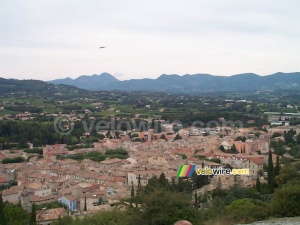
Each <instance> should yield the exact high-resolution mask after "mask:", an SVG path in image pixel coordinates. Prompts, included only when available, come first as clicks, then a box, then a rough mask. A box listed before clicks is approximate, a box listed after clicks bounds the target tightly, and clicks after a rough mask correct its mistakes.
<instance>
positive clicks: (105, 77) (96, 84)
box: [48, 73, 119, 90]
mask: <svg viewBox="0 0 300 225" xmlns="http://www.w3.org/2000/svg"><path fill="white" fill-rule="evenodd" d="M117 81H119V80H118V79H117V78H115V77H114V76H112V75H110V74H109V73H102V74H100V75H96V74H94V75H92V76H88V75H82V76H80V77H78V78H76V79H74V80H73V79H71V78H69V77H67V78H65V79H57V80H52V81H48V83H52V84H66V85H72V86H75V87H79V88H82V89H86V90H101V89H102V87H104V86H106V85H109V84H110V83H113V82H117Z"/></svg>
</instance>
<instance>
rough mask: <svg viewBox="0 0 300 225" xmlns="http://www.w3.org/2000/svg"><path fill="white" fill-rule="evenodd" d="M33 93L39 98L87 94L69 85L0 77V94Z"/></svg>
mask: <svg viewBox="0 0 300 225" xmlns="http://www.w3.org/2000/svg"><path fill="white" fill-rule="evenodd" d="M25 92H26V93H33V94H36V95H39V96H41V97H42V96H46V97H47V96H48V97H50V96H53V95H56V94H58V93H59V94H72V93H77V94H79V93H82V94H83V93H87V92H88V91H86V90H83V89H79V88H77V87H73V86H69V85H61V84H60V85H56V84H49V83H47V82H44V81H40V80H16V79H5V78H1V77H0V94H14V95H16V94H22V93H25Z"/></svg>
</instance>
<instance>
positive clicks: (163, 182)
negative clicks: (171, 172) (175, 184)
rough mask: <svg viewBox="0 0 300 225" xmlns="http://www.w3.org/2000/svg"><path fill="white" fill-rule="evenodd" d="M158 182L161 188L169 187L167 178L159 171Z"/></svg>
mask: <svg viewBox="0 0 300 225" xmlns="http://www.w3.org/2000/svg"><path fill="white" fill-rule="evenodd" d="M158 184H159V186H160V187H161V188H163V189H165V190H167V189H168V188H169V181H168V180H167V178H166V176H165V174H164V173H161V174H160V176H159V178H158Z"/></svg>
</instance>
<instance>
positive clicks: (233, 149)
mask: <svg viewBox="0 0 300 225" xmlns="http://www.w3.org/2000/svg"><path fill="white" fill-rule="evenodd" d="M230 150H231V152H232V153H237V152H238V151H237V149H236V147H235V144H233V145H232V147H231V149H230Z"/></svg>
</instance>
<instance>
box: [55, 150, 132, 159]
mask: <svg viewBox="0 0 300 225" xmlns="http://www.w3.org/2000/svg"><path fill="white" fill-rule="evenodd" d="M128 157H129V156H128V153H127V151H126V150H124V149H122V148H119V149H109V150H106V151H105V153H104V154H102V153H101V152H96V151H91V152H88V153H86V154H82V153H78V154H74V155H59V156H57V159H74V160H78V161H82V160H84V159H90V160H93V161H96V162H100V161H103V160H105V159H107V158H110V159H114V158H118V159H127V158H128Z"/></svg>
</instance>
